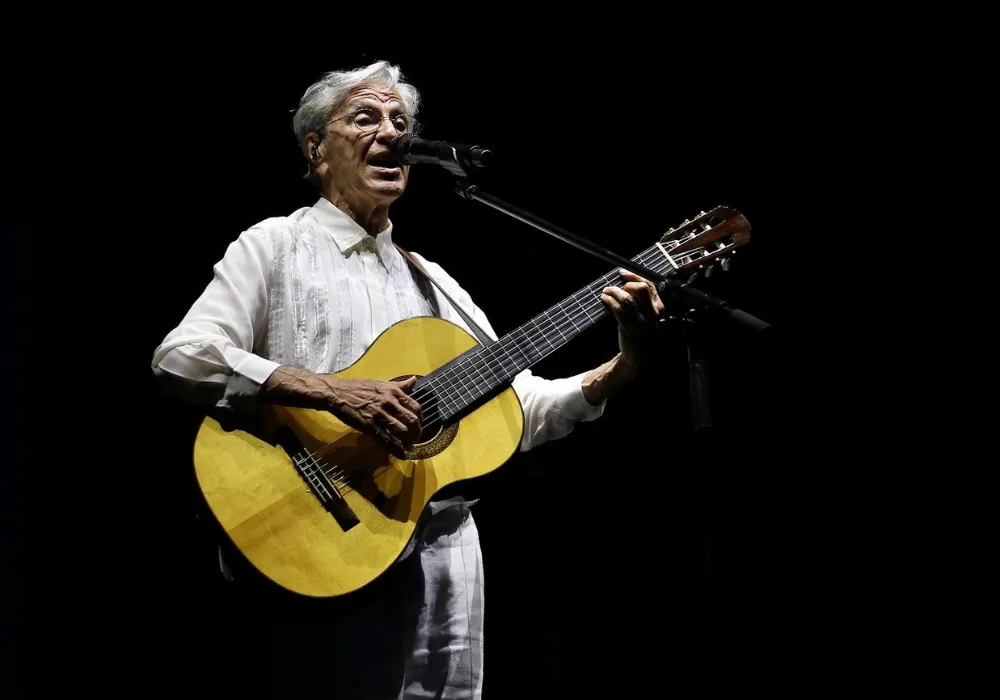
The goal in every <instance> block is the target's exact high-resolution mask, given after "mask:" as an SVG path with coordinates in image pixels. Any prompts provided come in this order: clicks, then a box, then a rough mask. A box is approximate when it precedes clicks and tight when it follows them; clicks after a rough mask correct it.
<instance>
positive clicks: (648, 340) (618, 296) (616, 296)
mask: <svg viewBox="0 0 1000 700" xmlns="http://www.w3.org/2000/svg"><path fill="white" fill-rule="evenodd" d="M620 273H621V276H622V279H624V280H626V282H625V285H624V287H622V288H619V287H606V288H605V289H604V290H603V291H602V293H601V301H602V302H603V303H604V305H605V306H607V307H608V309H610V311H611V313H613V314H614V316H615V318H616V319H617V321H618V347H619V349H620V350H621V360H620V363H621V364H623V365H624V367H625V368H626V369H627V370H629V371H630V372H631V373H638V372H639V371H640V370H642V369H644V368H646V367H647V366H649V364H650V363H651V362H652V359H653V358H652V355H653V344H654V342H655V334H656V324H657V321H658V320H659V317H660V314H661V313H662V312H663V308H664V307H663V301H662V300H661V299H660V295H659V294H658V293H657V292H656V285H654V284H653V283H652V282H650V281H649V280H647V279H645V278H644V277H640V276H639V275H636V274H635V273H633V272H630V271H628V270H620Z"/></svg>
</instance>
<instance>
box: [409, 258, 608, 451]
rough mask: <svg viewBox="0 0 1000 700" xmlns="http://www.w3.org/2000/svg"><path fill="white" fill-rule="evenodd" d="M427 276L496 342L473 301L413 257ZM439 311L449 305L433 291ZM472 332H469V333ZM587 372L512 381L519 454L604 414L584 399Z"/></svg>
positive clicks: (525, 374) (528, 375) (526, 375)
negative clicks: (520, 424)
mask: <svg viewBox="0 0 1000 700" xmlns="http://www.w3.org/2000/svg"><path fill="white" fill-rule="evenodd" d="M413 255H414V256H415V257H417V258H419V260H420V262H421V263H422V264H423V265H424V268H425V269H426V270H427V272H428V273H429V274H431V275H432V276H433V277H434V279H435V280H437V281H438V282H439V283H440V284H441V285H442V286H444V287H445V288H446V289H447V291H448V294H449V295H451V297H452V298H453V299H455V301H456V302H457V303H459V304H461V305H462V308H463V309H464V310H465V312H466V313H468V314H469V315H470V316H472V319H473V320H474V321H475V322H476V323H477V324H478V325H479V326H480V327H481V328H482V329H483V331H485V332H486V334H487V335H488V336H489V337H490V338H493V339H494V340H496V339H497V334H496V331H494V330H493V326H491V325H490V322H489V319H488V318H487V317H486V314H485V313H483V310H482V309H480V308H479V306H478V305H476V304H475V302H473V301H472V298H471V297H470V296H469V294H468V292H466V291H465V290H464V289H462V287H461V286H460V285H459V284H458V282H457V281H455V279H454V278H452V277H451V276H450V275H449V274H448V273H447V272H445V271H444V269H443V268H442V267H441V266H440V265H437V264H436V263H432V262H430V261H428V260H426V259H425V258H423V257H422V256H420V255H418V254H416V253H414V254H413ZM435 295H436V297H437V299H438V304H439V308H441V309H443V310H444V309H449V308H450V303H449V302H448V301H447V299H445V297H444V296H443V295H441V294H440V293H438V292H437V290H435ZM445 316H446V318H448V320H450V321H453V322H454V323H457V324H458V325H460V326H462V327H465V328H467V326H466V324H465V322H464V321H463V320H462V319H461V317H460V316H459V315H458V314H457V313H455V312H451V313H450V314H448V313H446V314H445ZM469 330H470V332H471V329H469ZM586 374H587V373H586V372H581V373H579V374H576V375H573V376H570V377H560V378H557V379H547V378H545V377H540V376H538V375H537V374H534V373H533V372H532V371H531V370H530V369H526V370H523V371H521V372H520V373H519V374H518V375H517V376H515V377H514V380H513V383H512V386H513V389H514V391H515V393H517V396H518V398H519V399H520V401H521V408H522V410H523V411H524V435H523V436H522V438H521V447H520V450H521V452H527V451H528V450H531V449H534V448H535V447H538V446H539V445H541V444H543V443H546V442H549V441H551V440H558V439H559V438H562V437H565V436H567V435H569V434H570V433H571V432H573V429H574V428H575V427H576V426H577V424H579V423H585V422H588V421H592V420H596V419H597V418H600V417H601V416H602V415H603V414H604V409H605V407H606V404H607V402H606V401H603V402H601V403H600V404H598V405H596V406H594V405H591V404H590V402H588V401H587V399H586V397H584V395H583V378H584V376H585V375H586Z"/></svg>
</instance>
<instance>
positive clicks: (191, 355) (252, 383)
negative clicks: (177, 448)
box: [152, 228, 279, 410]
mask: <svg viewBox="0 0 1000 700" xmlns="http://www.w3.org/2000/svg"><path fill="white" fill-rule="evenodd" d="M271 255H272V251H271V243H270V240H269V239H268V237H267V234H266V233H265V231H264V230H262V229H259V228H252V229H249V230H247V231H244V232H243V233H242V234H240V236H239V238H238V239H237V240H236V241H234V242H233V243H231V244H230V245H229V247H228V248H227V250H226V253H225V255H224V256H223V258H222V260H220V261H219V262H218V263H216V264H215V266H214V268H213V270H214V274H213V277H212V280H211V281H210V282H209V284H208V286H207V287H206V288H205V290H204V292H202V294H201V296H200V297H199V298H198V299H197V300H196V301H195V303H194V304H193V305H192V306H191V308H190V309H189V310H188V312H187V314H185V316H184V318H183V319H182V320H181V322H180V325H178V326H177V327H176V328H174V329H173V330H172V331H170V332H169V333H168V334H167V335H166V337H165V338H164V339H163V341H162V342H161V343H160V345H159V347H157V348H156V350H155V351H154V353H153V361H152V370H153V374H154V376H155V377H156V378H157V380H158V381H159V382H160V383H161V385H162V387H163V389H164V390H165V391H166V392H167V393H168V394H171V395H174V396H178V397H180V398H183V399H187V400H191V401H195V402H198V403H211V404H215V405H216V406H218V407H220V408H227V409H237V410H238V409H239V408H240V407H241V406H242V405H244V404H246V403H252V400H253V398H254V397H255V396H256V393H257V392H258V391H259V389H260V385H261V384H263V383H264V381H265V380H266V379H267V378H268V377H269V376H270V375H271V373H272V372H273V371H274V370H275V369H276V368H277V367H278V366H279V364H278V363H276V362H273V361H271V360H268V359H266V358H264V357H261V356H260V355H257V354H255V353H254V345H255V341H256V340H258V339H259V338H260V337H261V335H262V334H263V333H265V332H266V322H267V278H268V270H269V267H270V259H271Z"/></svg>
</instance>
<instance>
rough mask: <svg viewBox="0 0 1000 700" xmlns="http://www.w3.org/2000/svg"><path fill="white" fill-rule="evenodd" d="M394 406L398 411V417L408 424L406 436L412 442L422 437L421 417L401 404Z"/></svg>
mask: <svg viewBox="0 0 1000 700" xmlns="http://www.w3.org/2000/svg"><path fill="white" fill-rule="evenodd" d="M393 408H394V409H395V411H396V417H397V418H398V419H399V420H400V421H402V422H403V423H404V424H405V425H406V427H407V431H406V437H407V439H408V440H409V441H410V443H411V444H412V443H413V442H415V441H416V440H417V438H419V437H420V418H419V417H418V416H417V415H416V414H415V413H412V412H410V411H408V410H406V408H404V407H403V406H401V405H396V406H394V407H393Z"/></svg>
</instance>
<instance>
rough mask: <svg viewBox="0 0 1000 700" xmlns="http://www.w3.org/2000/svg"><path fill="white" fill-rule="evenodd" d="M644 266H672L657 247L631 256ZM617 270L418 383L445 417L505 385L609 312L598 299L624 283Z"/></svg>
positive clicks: (660, 269)
mask: <svg viewBox="0 0 1000 700" xmlns="http://www.w3.org/2000/svg"><path fill="white" fill-rule="evenodd" d="M632 260H633V261H635V262H638V263H641V264H642V265H644V266H645V267H647V268H649V269H651V270H653V271H655V272H657V273H659V274H668V273H669V272H670V271H672V270H673V268H672V267H671V265H670V263H669V262H668V261H667V258H666V257H665V256H664V255H663V254H662V253H661V252H660V250H659V248H658V247H657V246H651V247H650V248H647V249H646V250H644V251H643V252H641V253H639V254H638V255H636V256H634V257H633V258H632ZM624 285H625V282H624V281H623V280H622V277H621V275H620V274H619V272H618V269H617V268H616V269H614V270H612V271H610V272H608V273H607V274H606V275H604V276H602V277H599V278H598V279H596V280H594V281H593V282H591V283H590V284H588V285H587V286H585V287H583V288H582V289H580V290H578V291H576V292H575V293H573V294H571V295H569V296H568V297H566V298H565V299H563V300H562V301H560V302H559V303H557V304H554V305H553V306H551V307H549V308H548V309H546V310H545V311H543V312H542V313H540V314H538V315H537V316H535V317H534V318H532V319H531V320H529V321H527V322H525V323H523V324H521V325H520V326H518V327H517V328H515V329H514V330H512V331H511V332H509V333H507V334H506V335H504V336H502V337H500V338H498V339H497V341H496V342H495V343H492V344H490V345H487V346H482V345H478V346H476V347H474V348H472V349H471V350H469V351H468V352H465V353H463V354H462V355H460V356H459V357H456V358H455V359H454V360H452V361H451V362H448V363H447V364H445V365H444V366H442V367H440V368H438V369H436V370H435V371H434V372H432V373H431V374H429V375H427V376H426V377H424V378H423V379H421V380H420V382H418V385H425V386H427V387H429V388H431V389H433V391H434V392H435V394H436V395H437V396H438V398H439V399H440V401H441V405H442V406H447V407H448V410H447V411H443V413H444V414H445V415H444V417H445V418H449V417H453V416H455V415H458V414H459V413H461V412H462V411H464V410H465V409H467V408H468V407H469V406H472V405H476V404H478V403H479V402H480V401H481V400H482V399H483V398H485V397H488V396H492V395H494V394H495V393H496V392H497V391H499V390H502V389H505V388H507V387H508V386H509V385H510V383H511V382H512V381H513V379H514V377H515V376H517V375H518V374H519V373H521V372H523V371H524V370H526V369H529V368H530V367H532V366H533V365H536V364H538V363H539V362H541V361H542V360H544V359H545V358H546V357H548V356H549V355H551V354H552V353H554V352H555V351H557V350H559V349H560V348H561V347H563V346H564V345H566V344H567V343H569V342H570V341H571V340H573V339H574V338H576V337H577V336H579V335H580V334H581V333H583V332H584V331H586V330H587V329H588V328H590V327H591V326H593V325H594V324H595V323H597V322H598V321H600V320H602V319H603V318H605V317H606V316H608V315H609V314H610V312H609V311H608V309H607V307H606V306H604V304H603V303H601V300H600V295H601V291H602V290H603V289H605V288H606V287H623V286H624Z"/></svg>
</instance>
